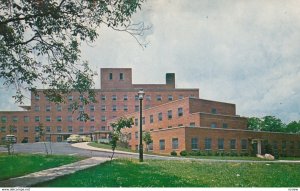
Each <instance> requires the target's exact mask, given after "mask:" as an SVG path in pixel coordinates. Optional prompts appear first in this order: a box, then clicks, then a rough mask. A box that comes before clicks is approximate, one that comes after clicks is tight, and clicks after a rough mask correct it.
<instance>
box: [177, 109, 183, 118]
mask: <svg viewBox="0 0 300 191" xmlns="http://www.w3.org/2000/svg"><path fill="white" fill-rule="evenodd" d="M181 116H183V109H182V107H180V108H178V117H181Z"/></svg>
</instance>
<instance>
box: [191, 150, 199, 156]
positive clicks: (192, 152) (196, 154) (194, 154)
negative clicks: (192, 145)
mask: <svg viewBox="0 0 300 191" xmlns="http://www.w3.org/2000/svg"><path fill="white" fill-rule="evenodd" d="M188 155H191V156H201V152H200V151H191V152H189V153H188Z"/></svg>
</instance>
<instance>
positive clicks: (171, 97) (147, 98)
mask: <svg viewBox="0 0 300 191" xmlns="http://www.w3.org/2000/svg"><path fill="white" fill-rule="evenodd" d="M45 97H46V100H49V98H48V97H47V96H45ZM189 97H190V98H195V95H190V96H189ZM183 98H184V96H183V95H179V96H178V99H183ZM67 99H68V101H73V100H74V96H72V95H69V96H68V97H67ZM79 99H80V100H83V99H84V97H83V95H80V96H79ZM89 99H90V100H91V101H93V98H89ZM35 100H36V101H38V100H40V96H39V95H36V96H35ZM100 100H102V101H106V100H107V97H106V95H101V96H100ZM111 100H112V101H116V100H117V95H112V96H111ZM122 100H123V101H128V100H129V98H128V95H123V98H122ZM134 100H136V101H138V100H139V97H138V95H135V96H134ZM145 100H146V101H151V96H150V95H146V96H145ZM162 100H163V96H162V95H156V101H162ZM167 100H168V101H173V100H174V97H173V95H168V97H167Z"/></svg>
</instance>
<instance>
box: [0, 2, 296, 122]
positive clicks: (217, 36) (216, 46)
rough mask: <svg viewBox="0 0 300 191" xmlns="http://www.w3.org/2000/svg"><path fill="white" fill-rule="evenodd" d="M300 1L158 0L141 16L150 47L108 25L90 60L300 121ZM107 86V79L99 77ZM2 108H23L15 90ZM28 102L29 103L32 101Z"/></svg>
mask: <svg viewBox="0 0 300 191" xmlns="http://www.w3.org/2000/svg"><path fill="white" fill-rule="evenodd" d="M299 7H300V1H292V0H288V1H281V0H266V1H255V0H254V1H230V0H226V1H211V0H208V1H200V0H165V1H163V0H151V1H147V2H146V3H144V4H143V7H142V10H141V11H139V12H138V13H137V14H135V15H134V17H133V20H134V21H135V22H138V21H144V22H145V24H147V25H151V26H152V28H151V30H149V31H147V32H146V33H145V36H144V37H143V38H142V39H141V40H145V41H146V42H148V45H147V47H146V48H144V49H142V48H141V47H140V46H139V45H138V43H137V42H136V41H135V40H134V39H133V38H132V37H131V36H130V35H128V34H126V33H122V32H116V31H113V30H111V29H107V28H105V27H102V28H100V29H99V32H100V37H99V39H98V40H97V41H96V42H95V43H94V44H93V46H87V45H83V47H82V53H83V57H84V59H86V60H88V61H89V63H90V65H91V66H92V68H93V69H94V70H95V71H99V69H100V68H102V67H131V68H133V81H134V83H164V82H165V79H164V76H165V73H167V72H175V73H176V81H177V87H178V88H199V89H200V98H203V99H210V100H218V101H225V102H230V103H235V104H236V105H237V113H238V114H239V115H242V116H258V117H262V116H265V115H275V116H276V117H279V118H281V119H282V120H284V121H285V122H289V121H291V120H297V121H298V120H300V109H299V108H300V85H299V84H300V83H299V82H300V43H299V42H300V32H299V31H300V9H299ZM95 82H96V88H99V87H100V83H99V76H98V77H96V78H95ZM0 92H1V94H0V95H1V100H2V102H1V103H0V110H15V109H17V105H16V104H14V101H13V99H9V98H10V97H11V96H12V95H13V93H14V91H13V89H9V90H7V89H6V88H0ZM27 103H28V101H27Z"/></svg>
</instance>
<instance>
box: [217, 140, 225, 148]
mask: <svg viewBox="0 0 300 191" xmlns="http://www.w3.org/2000/svg"><path fill="white" fill-rule="evenodd" d="M218 149H219V150H224V139H218Z"/></svg>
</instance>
